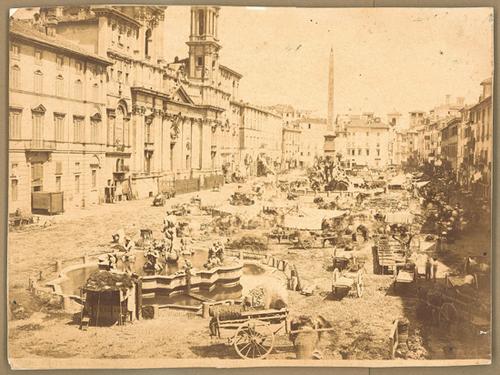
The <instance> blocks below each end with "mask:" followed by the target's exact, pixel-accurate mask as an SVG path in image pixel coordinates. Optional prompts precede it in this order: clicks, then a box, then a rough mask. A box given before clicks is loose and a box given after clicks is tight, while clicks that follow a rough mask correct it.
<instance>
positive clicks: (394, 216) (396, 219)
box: [385, 212, 413, 224]
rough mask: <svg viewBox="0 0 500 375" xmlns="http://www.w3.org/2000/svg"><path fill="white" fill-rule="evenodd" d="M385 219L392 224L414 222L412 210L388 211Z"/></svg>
mask: <svg viewBox="0 0 500 375" xmlns="http://www.w3.org/2000/svg"><path fill="white" fill-rule="evenodd" d="M385 220H386V221H387V222H388V223H390V224H411V223H412V222H413V214H411V213H410V212H387V213H386V214H385Z"/></svg>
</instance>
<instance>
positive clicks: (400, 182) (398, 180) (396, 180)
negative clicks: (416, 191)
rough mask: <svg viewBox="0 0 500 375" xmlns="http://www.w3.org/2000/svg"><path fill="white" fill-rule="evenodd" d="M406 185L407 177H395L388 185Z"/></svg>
mask: <svg viewBox="0 0 500 375" xmlns="http://www.w3.org/2000/svg"><path fill="white" fill-rule="evenodd" d="M405 183H406V178H405V176H396V177H393V178H392V179H391V180H390V181H389V182H388V183H387V185H389V186H403V185H404V184H405Z"/></svg>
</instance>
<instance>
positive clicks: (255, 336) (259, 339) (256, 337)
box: [233, 320, 274, 359]
mask: <svg viewBox="0 0 500 375" xmlns="http://www.w3.org/2000/svg"><path fill="white" fill-rule="evenodd" d="M233 345H234V349H235V350H236V353H238V355H239V356H240V357H241V358H243V359H264V358H265V357H266V356H267V355H268V354H269V353H271V350H272V349H273V345H274V333H273V331H272V330H271V328H270V326H269V324H266V323H264V322H260V321H258V320H250V321H249V322H247V323H243V324H242V325H241V326H239V327H238V330H237V331H236V334H235V335H234V342H233Z"/></svg>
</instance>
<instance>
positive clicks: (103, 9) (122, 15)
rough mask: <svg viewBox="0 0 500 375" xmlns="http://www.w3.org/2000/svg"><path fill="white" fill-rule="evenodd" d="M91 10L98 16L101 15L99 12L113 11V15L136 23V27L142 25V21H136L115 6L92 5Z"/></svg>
mask: <svg viewBox="0 0 500 375" xmlns="http://www.w3.org/2000/svg"><path fill="white" fill-rule="evenodd" d="M91 10H92V11H93V12H94V13H95V15H96V16H99V13H111V14H112V15H114V16H117V17H119V18H121V19H122V20H124V21H127V22H129V23H131V24H133V25H135V26H136V27H141V26H142V23H141V22H139V21H136V20H135V19H133V18H132V17H129V16H127V15H126V14H125V13H122V12H120V11H119V10H116V9H114V8H108V7H106V6H102V5H101V6H99V5H97V6H96V7H95V8H94V7H92V8H91Z"/></svg>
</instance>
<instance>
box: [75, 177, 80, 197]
mask: <svg viewBox="0 0 500 375" xmlns="http://www.w3.org/2000/svg"><path fill="white" fill-rule="evenodd" d="M75 193H76V194H80V175H79V174H77V175H75Z"/></svg>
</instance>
